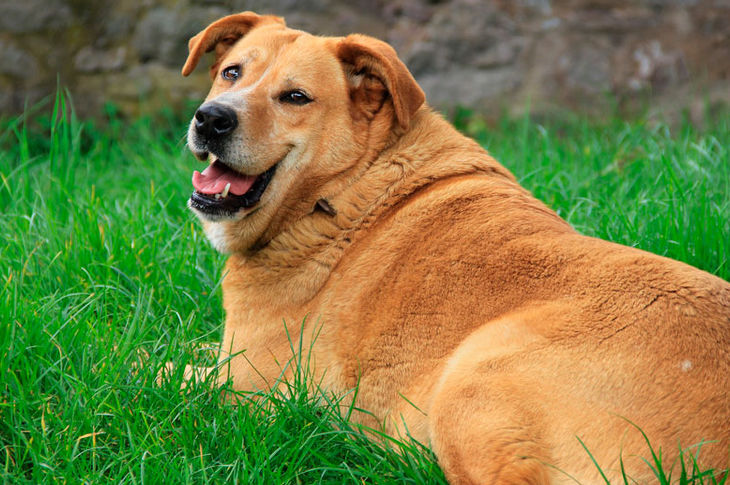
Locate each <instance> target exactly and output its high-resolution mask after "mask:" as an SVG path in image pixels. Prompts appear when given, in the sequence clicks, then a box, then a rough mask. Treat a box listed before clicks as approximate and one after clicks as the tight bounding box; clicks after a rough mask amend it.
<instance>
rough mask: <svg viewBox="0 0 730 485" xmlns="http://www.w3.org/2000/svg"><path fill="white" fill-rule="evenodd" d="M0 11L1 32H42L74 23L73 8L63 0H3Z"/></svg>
mask: <svg viewBox="0 0 730 485" xmlns="http://www.w3.org/2000/svg"><path fill="white" fill-rule="evenodd" d="M0 12H2V13H1V14H0V32H2V31H6V32H12V33H30V32H41V31H48V30H52V29H54V30H57V29H62V28H66V27H69V26H70V25H72V23H73V14H72V11H71V8H70V7H69V6H68V5H66V3H65V2H63V1H62V0H23V1H13V0H3V2H2V3H0Z"/></svg>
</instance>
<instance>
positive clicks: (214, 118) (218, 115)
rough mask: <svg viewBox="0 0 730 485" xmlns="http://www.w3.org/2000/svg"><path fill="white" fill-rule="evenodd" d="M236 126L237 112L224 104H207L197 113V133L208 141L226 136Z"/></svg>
mask: <svg viewBox="0 0 730 485" xmlns="http://www.w3.org/2000/svg"><path fill="white" fill-rule="evenodd" d="M236 126H238V118H237V117H236V112H235V111H233V110H232V109H231V108H229V107H227V106H223V105H222V104H219V103H205V104H203V105H202V106H201V107H200V108H198V111H196V112H195V131H197V132H198V133H200V134H201V135H202V136H204V137H206V138H208V139H211V138H217V137H220V136H223V135H226V134H228V133H230V132H232V131H233V130H234V129H235V128H236Z"/></svg>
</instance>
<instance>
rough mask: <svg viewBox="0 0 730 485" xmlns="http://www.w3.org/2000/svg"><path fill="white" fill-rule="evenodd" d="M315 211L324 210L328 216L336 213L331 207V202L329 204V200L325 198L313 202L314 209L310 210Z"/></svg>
mask: <svg viewBox="0 0 730 485" xmlns="http://www.w3.org/2000/svg"><path fill="white" fill-rule="evenodd" d="M317 211H320V212H324V213H325V214H327V215H328V216H332V217H334V216H336V215H337V211H336V210H335V208H334V207H332V204H330V202H329V201H328V200H327V199H319V200H318V201H317V202H315V204H314V209H312V212H317Z"/></svg>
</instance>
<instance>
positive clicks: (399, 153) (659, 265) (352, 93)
mask: <svg viewBox="0 0 730 485" xmlns="http://www.w3.org/2000/svg"><path fill="white" fill-rule="evenodd" d="M188 47H189V57H188V58H187V61H186V63H185V65H184V67H183V70H182V73H183V75H186V76H187V75H189V74H190V73H191V72H192V71H193V70H194V69H195V67H196V65H197V64H198V62H199V61H200V59H201V57H202V56H203V55H204V54H205V53H206V52H211V51H214V54H215V61H214V63H213V65H212V67H211V68H210V77H211V79H212V82H213V84H212V88H211V90H210V93H209V94H208V96H207V98H206V100H205V102H204V103H203V104H202V105H201V106H200V107H199V108H198V110H197V111H196V113H195V116H194V117H193V119H192V121H191V123H190V127H189V131H188V137H187V140H188V146H189V148H190V150H191V151H192V153H193V154H194V155H195V156H196V157H197V158H198V159H199V160H201V161H207V162H208V165H207V168H205V169H204V170H203V171H202V172H195V173H194V174H193V186H194V189H195V190H194V192H193V194H192V196H191V198H190V201H189V207H190V208H191V209H192V211H193V212H194V213H195V214H196V215H197V216H198V218H199V219H200V221H201V223H202V226H203V228H204V230H205V233H206V235H207V237H208V239H210V241H211V242H212V244H213V246H214V247H215V248H217V249H218V250H219V251H222V252H224V253H227V254H229V257H228V260H227V263H226V267H225V277H224V280H223V304H224V308H225V313H226V318H225V328H224V332H223V339H222V343H221V355H220V367H221V369H220V371H219V375H220V376H222V378H225V377H227V376H229V377H230V379H231V381H232V386H233V387H234V388H235V389H237V390H256V389H267V388H268V387H269V386H271V385H272V384H273V383H274V382H275V381H276V380H277V379H279V378H280V376H281V375H282V374H283V375H284V377H285V378H286V377H287V376H290V375H291V372H293V371H292V370H291V369H286V368H285V366H283V364H282V363H285V362H287V361H288V360H289V359H290V358H291V354H292V343H291V342H292V341H294V342H299V341H301V342H302V344H301V349H299V351H300V352H302V354H306V355H307V356H309V359H310V362H309V365H310V366H311V372H312V373H313V376H314V379H315V380H316V381H317V382H319V383H321V385H322V386H323V387H324V388H325V389H326V390H327V391H331V392H334V393H339V394H345V393H348V392H350V391H352V390H353V389H354V388H355V387H356V386H357V388H358V392H357V394H356V402H357V406H358V407H359V408H363V409H366V410H368V411H370V412H371V413H372V416H375V417H376V418H377V422H378V423H379V424H380V425H381V426H383V427H384V429H385V430H386V431H387V432H388V433H391V434H393V435H396V436H406V435H407V436H411V437H413V438H414V439H417V440H419V441H421V442H422V443H426V444H428V445H429V446H430V447H431V448H432V449H433V451H434V452H435V455H436V457H437V459H438V462H439V464H440V466H441V467H442V469H443V471H444V473H445V476H446V477H447V479H448V480H449V482H450V483H454V484H476V483H540V484H542V483H562V482H566V481H572V478H570V477H573V478H575V479H577V480H579V481H581V482H588V483H595V482H602V478H601V476H600V474H599V473H600V472H599V471H598V469H597V468H596V466H595V465H594V463H593V462H592V459H593V458H594V459H595V460H596V461H597V463H598V464H600V466H601V467H602V469H603V471H604V473H606V474H607V475H608V477H609V478H610V479H620V477H621V476H622V467H623V469H624V471H625V473H626V474H627V475H628V476H629V477H631V478H632V479H634V480H637V481H639V482H643V481H649V480H651V478H652V476H653V475H652V473H651V470H650V469H649V467H648V465H647V464H646V463H644V462H643V461H642V459H641V457H650V456H651V455H650V450H649V448H648V446H647V443H646V441H645V438H644V436H643V434H642V432H643V433H645V434H646V436H647V437H648V438H649V440H650V441H651V444H652V446H653V447H654V449H655V450H656V449H658V448H661V450H662V456H663V461H664V463H665V464H671V463H672V462H673V460H675V459H676V458H677V456H678V454H679V449H680V447H684V448H686V447H690V446H692V445H698V446H699V445H701V444H702V443H704V442H708V441H714V442H713V443H705V444H704V445H702V446H701V453H699V455H698V460H699V463H700V464H701V465H703V466H705V467H714V468H716V469H718V470H719V469H724V468H725V467H726V466H727V463H728V461H727V458H728V448H729V446H730V393H729V391H730V377H729V376H730V284H728V283H727V282H726V281H724V280H722V279H720V278H717V277H715V276H712V275H710V274H708V273H706V272H703V271H700V270H698V269H695V268H693V267H690V266H688V265H686V264H683V263H680V262H677V261H673V260H671V259H667V258H664V257H660V256H656V255H653V254H650V253H647V252H644V251H640V250H637V249H634V248H630V247H625V246H621V245H617V244H613V243H610V242H606V241H602V240H599V239H594V238H591V237H586V236H583V235H580V234H578V233H576V231H575V230H573V229H572V228H571V227H570V226H569V225H568V223H566V222H565V221H563V220H562V219H561V218H560V217H559V216H558V215H557V214H556V213H555V212H553V211H552V210H551V209H549V208H548V207H546V206H545V205H544V204H543V203H541V202H540V201H538V200H537V199H535V198H534V197H533V196H532V195H531V194H530V193H529V192H528V191H527V190H525V189H524V188H522V187H521V186H520V185H519V184H518V183H517V181H516V179H515V177H514V176H513V175H512V174H511V173H510V172H509V171H508V170H507V169H506V168H505V167H503V166H502V165H500V164H499V163H498V162H497V161H496V160H495V159H493V158H492V157H491V156H490V155H489V154H488V153H487V152H486V151H485V150H484V149H483V148H482V147H481V146H479V145H478V144H477V143H476V142H474V141H473V140H471V139H468V138H467V137H465V136H463V135H462V134H460V133H459V132H458V131H457V130H456V129H454V128H453V127H452V126H451V125H450V124H449V123H448V122H447V121H445V120H444V119H443V118H442V117H441V116H440V115H439V114H437V113H435V112H434V111H433V110H432V109H431V108H429V106H428V105H427V104H426V102H425V96H424V93H423V91H422V90H421V88H420V87H419V85H418V84H417V82H416V81H415V80H414V78H413V76H412V75H411V73H410V72H409V71H408V69H407V68H406V66H405V65H404V63H403V62H402V61H401V60H400V59H399V58H398V56H397V54H396V52H395V50H394V49H393V48H392V47H390V46H389V45H388V44H386V43H385V42H382V41H380V40H377V39H374V38H371V37H368V36H365V35H359V34H353V35H349V36H347V37H318V36H314V35H311V34H308V33H306V32H302V31H298V30H294V29H290V28H288V27H287V26H286V24H285V22H284V20H283V19H281V18H279V17H275V16H269V15H257V14H255V13H252V12H244V13H240V14H237V15H230V16H227V17H224V18H222V19H220V20H218V21H216V22H214V23H212V24H210V25H209V26H208V27H207V28H205V29H204V30H203V31H202V32H200V33H199V34H198V35H196V36H194V37H193V38H192V39H190V42H189V46H188ZM282 322H286V324H283V323H282ZM205 372H207V371H206V370H205V369H192V368H191V369H189V371H188V375H191V376H193V375H194V376H197V377H200V376H201V375H204V374H205ZM363 414H365V413H363ZM368 416H371V415H370V414H368V415H367V416H363V417H356V418H354V419H358V420H360V421H361V422H363V423H365V422H366V421H367V420H368V419H372V418H368ZM583 446H585V449H584V448H583ZM586 449H587V450H588V451H590V455H589V453H587V452H586ZM692 450H693V451H692V453H691V454H695V452H696V451H697V449H696V448H693V449H692ZM568 475H570V477H569V476H568Z"/></svg>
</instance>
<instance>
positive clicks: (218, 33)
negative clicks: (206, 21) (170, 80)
mask: <svg viewBox="0 0 730 485" xmlns="http://www.w3.org/2000/svg"><path fill="white" fill-rule="evenodd" d="M266 23H279V24H281V25H282V26H285V25H286V24H285V23H284V19H282V18H281V17H275V16H273V15H258V14H255V13H253V12H243V13H239V14H235V15H229V16H227V17H223V18H222V19H219V20H216V21H215V22H213V23H212V24H210V25H209V26H208V27H206V28H205V30H203V31H202V32H200V33H199V34H198V35H196V36H195V37H192V38H191V39H190V41H189V42H188V51H189V54H188V59H187V61H185V65H184V66H183V68H182V75H183V76H187V75H188V74H190V73H191V72H193V69H195V66H197V65H198V61H199V60H200V58H201V57H202V56H203V54H205V53H206V52H210V51H212V50H213V49H215V54H216V60H217V59H220V57H221V56H222V55H223V54H224V53H225V52H226V51H227V50H228V49H230V48H231V46H232V45H233V44H235V43H236V41H237V40H238V39H240V38H241V37H243V36H244V35H246V34H248V33H249V31H250V30H251V29H253V28H254V27H257V26H259V25H261V24H266Z"/></svg>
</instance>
